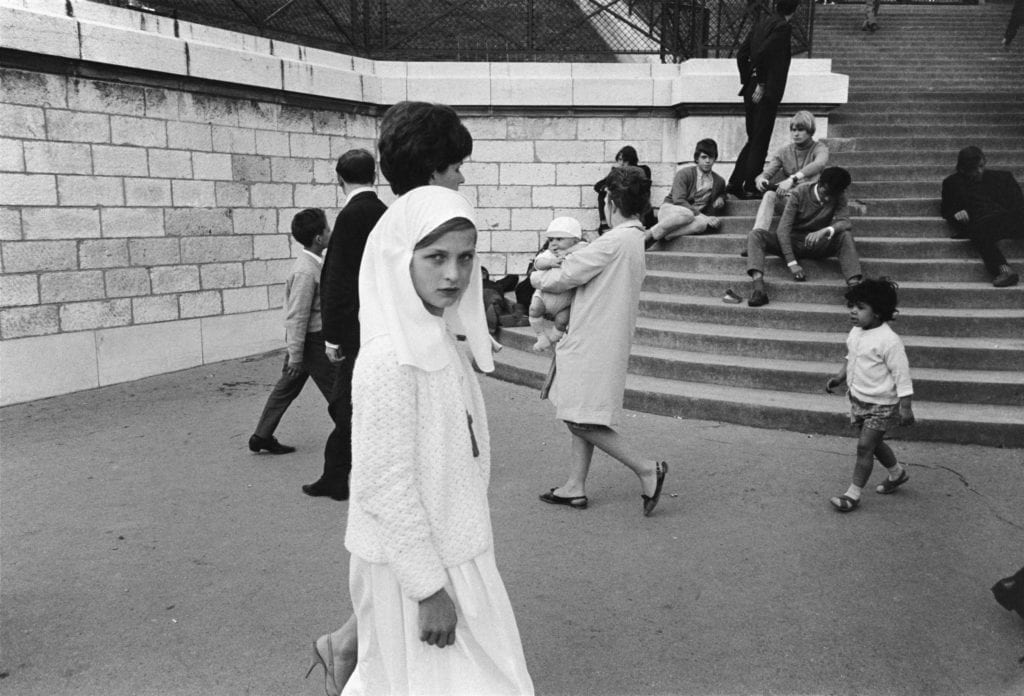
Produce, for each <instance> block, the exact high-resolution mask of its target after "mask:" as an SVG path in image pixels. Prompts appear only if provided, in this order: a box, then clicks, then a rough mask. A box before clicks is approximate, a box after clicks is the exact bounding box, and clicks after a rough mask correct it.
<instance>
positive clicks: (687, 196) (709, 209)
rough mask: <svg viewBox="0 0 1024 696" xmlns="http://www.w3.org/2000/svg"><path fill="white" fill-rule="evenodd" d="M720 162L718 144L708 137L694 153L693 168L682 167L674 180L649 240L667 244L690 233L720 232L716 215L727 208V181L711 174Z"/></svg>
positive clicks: (659, 210) (650, 232) (699, 143)
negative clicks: (716, 162) (716, 161)
mask: <svg viewBox="0 0 1024 696" xmlns="http://www.w3.org/2000/svg"><path fill="white" fill-rule="evenodd" d="M717 159H718V143H716V142H715V141H714V140H712V139H711V138H705V139H704V140H701V141H700V142H698V143H697V147H696V148H694V150H693V161H694V166H692V167H683V168H682V169H680V170H679V171H677V172H676V175H675V177H673V179H672V190H671V191H670V192H669V194H668V195H667V196H665V200H664V202H663V203H662V204H661V207H660V208H659V209H658V224H657V225H654V226H653V227H651V228H650V230H649V232H648V236H649V238H650V239H654V240H659V239H664V240H666V241H668V240H670V239H675V238H676V237H682V236H683V235H688V234H705V233H711V232H717V231H718V228H719V226H720V225H721V222H720V221H719V219H718V218H717V217H716V214H717V213H718V212H719V211H721V210H722V209H723V208H725V179H723V178H722V177H720V176H719V175H718V174H716V173H714V172H713V171H711V168H712V167H714V166H715V160H717Z"/></svg>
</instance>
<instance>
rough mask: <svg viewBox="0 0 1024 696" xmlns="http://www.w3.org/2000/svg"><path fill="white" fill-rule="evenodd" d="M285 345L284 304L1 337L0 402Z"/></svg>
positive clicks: (66, 390) (274, 348)
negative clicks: (94, 328) (241, 311)
mask: <svg viewBox="0 0 1024 696" xmlns="http://www.w3.org/2000/svg"><path fill="white" fill-rule="evenodd" d="M283 346H284V332H283V330H282V328H281V310H279V309H271V310H265V311H261V312H249V313H246V314H228V315H223V316H213V317H204V318H202V319H189V320H182V321H172V322H162V323H158V324H136V325H133V326H123V327H117V328H110V329H100V330H97V331H73V332H66V333H60V334H51V335H48V336H33V337H30V338H17V339H11V340H7V341H0V406H8V405H10V404H17V403H21V402H24V401H33V400H35V399H44V398H46V397H49V396H57V395H58V394H67V393H70V392H75V391H81V390H83V389H94V388H96V387H101V386H104V385H107V384H117V383H118V382H127V381H130V380H134V379H139V378H140V377H148V376H151V375H158V374H163V373H165V372H173V371H174V370H182V369H185V368H188V367H195V366H196V365H205V364H206V363H211V362H217V361H219V360H228V359H230V358H239V357H244V356H246V355H254V354H256V353H265V352H267V351H272V350H278V349H280V348H282V347H283Z"/></svg>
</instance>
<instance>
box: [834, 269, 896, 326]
mask: <svg viewBox="0 0 1024 696" xmlns="http://www.w3.org/2000/svg"><path fill="white" fill-rule="evenodd" d="M897 288H899V285H897V284H896V283H895V281H892V280H889V279H888V278H884V277H883V278H865V279H864V280H862V281H860V282H859V283H857V284H856V285H854V286H853V287H851V288H850V289H849V290H847V291H846V295H844V297H846V301H847V303H848V304H849V305H850V306H853V305H855V304H856V303H858V302H863V303H864V304H866V305H868V306H869V307H871V309H872V311H874V313H875V314H877V315H878V318H879V319H881V320H882V321H891V320H892V318H893V316H894V315H895V314H896V312H897V310H896V302H897V298H896V290H897Z"/></svg>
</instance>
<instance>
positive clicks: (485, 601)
mask: <svg viewBox="0 0 1024 696" xmlns="http://www.w3.org/2000/svg"><path fill="white" fill-rule="evenodd" d="M349 567H350V570H349V590H350V591H351V593H352V608H353V611H354V612H355V615H356V621H357V623H358V627H359V661H358V664H357V666H356V671H355V673H354V674H353V675H352V677H351V678H350V679H349V680H348V683H347V684H346V685H345V689H344V690H343V691H342V696H384V695H392V694H393V695H395V696H398V695H401V696H406V695H408V696H414V695H415V696H435V695H441V694H444V695H449V694H464V695H465V696H491V695H492V694H493V695H499V694H500V695H505V694H509V695H525V696H528V695H532V694H533V681H532V680H531V679H530V674H529V672H527V670H526V658H525V657H524V656H523V646H522V642H521V641H520V639H519V629H518V627H517V626H516V618H515V615H514V614H513V613H512V604H511V603H510V602H509V599H508V594H507V593H506V592H505V585H504V583H502V581H501V576H500V575H499V574H498V568H497V566H496V565H495V563H494V552H493V551H492V550H488V551H486V552H485V553H482V554H480V555H479V556H477V557H476V558H474V559H472V560H470V561H467V562H465V563H463V564H462V565H458V566H455V567H453V568H449V569H448V583H447V584H446V585H445V589H446V590H447V591H448V594H449V595H450V596H451V598H452V601H453V602H454V603H455V610H456V612H457V616H458V623H457V624H456V626H455V645H450V646H448V647H446V648H437V647H435V646H432V645H427V644H426V643H424V642H422V641H421V640H420V639H419V604H418V603H417V602H414V601H413V600H411V599H409V598H408V597H406V596H405V595H403V594H402V589H401V587H400V586H399V584H398V580H397V578H396V577H395V574H394V573H393V572H392V571H391V566H389V565H387V564H383V563H369V562H367V561H365V560H363V559H361V558H359V557H358V556H356V555H354V554H353V555H352V557H351V562H350V566H349Z"/></svg>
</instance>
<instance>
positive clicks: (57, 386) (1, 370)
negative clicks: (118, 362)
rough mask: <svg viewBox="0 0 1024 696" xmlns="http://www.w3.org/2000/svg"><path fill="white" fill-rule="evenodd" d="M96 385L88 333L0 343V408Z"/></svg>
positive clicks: (91, 335)
mask: <svg viewBox="0 0 1024 696" xmlns="http://www.w3.org/2000/svg"><path fill="white" fill-rule="evenodd" d="M99 385H100V383H99V376H98V373H97V368H96V339H95V335H94V333H93V332H92V331H82V332H78V333H63V334H52V335H49V336H33V337H31V338H17V339H14V340H9V341H0V406H7V405H8V404H17V403H21V402H22V401H32V400H34V399H44V398H46V397H48V396H56V395H58V394H67V393H68V392H73V391H81V390H82V389H93V388H94V387H98V386H99Z"/></svg>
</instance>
